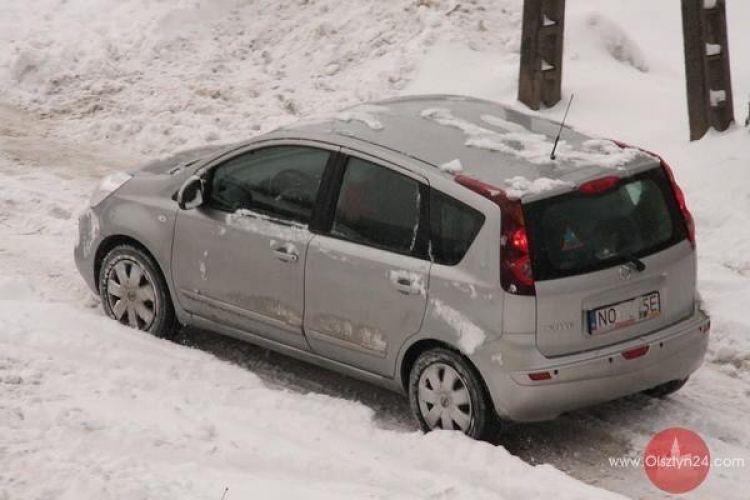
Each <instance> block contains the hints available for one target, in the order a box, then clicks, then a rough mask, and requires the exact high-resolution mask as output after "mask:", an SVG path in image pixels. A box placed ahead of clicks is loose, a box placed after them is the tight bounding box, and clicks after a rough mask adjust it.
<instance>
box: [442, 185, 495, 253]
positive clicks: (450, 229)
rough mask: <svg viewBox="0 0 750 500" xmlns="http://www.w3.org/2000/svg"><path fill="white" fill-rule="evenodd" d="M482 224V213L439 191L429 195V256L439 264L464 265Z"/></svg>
mask: <svg viewBox="0 0 750 500" xmlns="http://www.w3.org/2000/svg"><path fill="white" fill-rule="evenodd" d="M483 224H484V215H483V214H482V213H481V212H478V211H477V210H474V209H473V208H471V207H469V206H467V205H465V204H463V203H461V202H460V201H458V200H456V199H454V198H451V197H450V196H448V195H446V194H443V193H441V192H440V191H435V190H431V191H430V255H431V256H432V260H433V261H434V262H435V263H436V264H443V265H446V266H453V265H456V264H458V263H459V262H461V259H463V258H464V255H466V252H467V251H468V250H469V247H470V246H471V244H472V243H473V242H474V238H476V236H477V233H479V230H480V229H481V228H482V225H483Z"/></svg>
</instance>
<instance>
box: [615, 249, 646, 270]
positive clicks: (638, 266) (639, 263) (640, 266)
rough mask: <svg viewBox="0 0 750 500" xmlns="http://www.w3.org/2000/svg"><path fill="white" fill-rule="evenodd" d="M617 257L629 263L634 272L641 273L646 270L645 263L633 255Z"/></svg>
mask: <svg viewBox="0 0 750 500" xmlns="http://www.w3.org/2000/svg"><path fill="white" fill-rule="evenodd" d="M617 256H618V257H622V258H623V259H625V260H627V261H628V262H629V263H631V264H633V265H634V266H635V269H636V271H638V272H639V273H642V272H643V271H645V270H646V263H645V262H643V261H642V260H641V259H639V258H638V257H636V256H635V255H633V254H632V253H618V254H617Z"/></svg>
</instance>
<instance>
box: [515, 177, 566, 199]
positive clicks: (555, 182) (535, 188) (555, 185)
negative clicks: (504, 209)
mask: <svg viewBox="0 0 750 500" xmlns="http://www.w3.org/2000/svg"><path fill="white" fill-rule="evenodd" d="M505 185H506V186H507V189H506V190H505V193H506V194H507V195H508V196H509V197H511V198H522V197H524V196H526V195H528V194H531V195H534V194H540V193H544V192H546V191H552V190H555V189H560V188H572V187H574V186H575V184H572V183H570V182H566V181H562V180H560V179H548V178H546V177H539V178H537V179H534V180H533V181H530V180H529V179H526V178H525V177H521V176H516V177H513V178H510V179H505Z"/></svg>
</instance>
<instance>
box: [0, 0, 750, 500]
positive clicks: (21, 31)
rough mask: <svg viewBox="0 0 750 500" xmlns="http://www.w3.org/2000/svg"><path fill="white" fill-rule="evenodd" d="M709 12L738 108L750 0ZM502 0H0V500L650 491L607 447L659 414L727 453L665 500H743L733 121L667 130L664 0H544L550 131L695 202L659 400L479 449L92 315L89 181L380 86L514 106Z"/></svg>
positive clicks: (308, 370) (509, 34) (228, 348)
mask: <svg viewBox="0 0 750 500" xmlns="http://www.w3.org/2000/svg"><path fill="white" fill-rule="evenodd" d="M727 3H728V13H729V20H730V26H729V31H730V43H731V46H730V53H731V56H732V62H733V68H732V69H733V74H732V77H733V82H734V91H735V100H736V102H735V108H736V115H737V118H738V121H740V122H741V121H744V118H745V116H746V113H747V106H746V104H747V103H746V101H745V99H746V97H747V95H748V93H750V63H748V61H750V34H748V32H747V30H746V29H745V27H744V26H743V24H742V23H743V21H745V22H746V20H747V19H750V4H748V2H744V1H743V0H728V1H727ZM520 4H521V2H520V0H474V1H466V2H455V1H448V0H420V1H416V0H392V1H388V2H369V1H366V0H352V1H350V2H346V3H345V4H342V3H341V2H337V1H334V0H304V1H302V0H300V1H279V0H255V1H247V0H245V1H242V0H173V1H169V2H164V1H153V0H128V1H123V0H97V1H95V2H92V1H87V0H67V1H61V0H35V1H34V2H29V1H26V0H4V1H3V2H2V3H0V324H1V328H0V498H3V499H4V498H9V499H14V500H15V499H17V498H18V499H20V498H23V499H27V498H71V499H72V498H75V499H80V498H206V499H219V498H221V495H222V493H223V492H224V490H225V488H227V487H228V488H229V491H228V492H227V499H237V498H248V497H250V496H252V495H254V496H258V497H262V498H266V497H283V498H286V497H290V496H302V495H308V496H312V497H325V498H328V497H347V498H358V497H364V496H375V497H388V498H390V497H402V498H415V497H422V498H432V497H438V498H456V497H458V498H495V497H501V498H525V497H540V498H541V497H543V496H544V497H548V496H553V495H554V496H557V497H562V498H583V497H591V498H604V497H605V496H606V493H605V492H604V491H602V490H599V489H593V488H590V487H588V486H586V485H584V484H582V483H581V482H579V481H577V479H579V480H582V481H584V482H587V483H590V484H593V485H596V486H601V487H604V488H606V489H609V490H613V491H616V492H619V493H621V494H624V495H627V496H632V497H636V498H646V497H649V498H651V497H655V496H659V493H658V491H657V490H656V489H655V488H654V487H653V486H651V484H650V483H649V482H648V480H647V478H646V476H645V474H644V473H643V471H642V470H638V469H633V468H629V469H628V468H626V469H617V468H612V467H610V465H609V462H608V457H610V456H613V457H617V456H623V455H633V456H635V455H637V454H640V453H641V452H642V450H643V449H644V447H645V444H646V442H647V441H648V440H649V439H650V437H651V436H652V435H653V434H654V433H655V432H657V431H659V430H661V429H663V428H666V427H671V426H685V427H688V428H691V429H693V430H695V431H697V432H699V433H700V434H701V435H702V436H703V438H704V439H705V440H706V442H707V443H708V445H709V448H710V449H711V452H712V454H713V455H714V456H719V457H742V458H744V459H745V463H746V466H745V468H742V469H740V468H734V469H723V470H719V469H713V470H712V472H711V473H710V475H709V478H708V479H707V481H706V483H705V484H704V485H703V486H702V487H701V488H700V489H699V490H698V491H696V492H695V493H693V494H692V495H689V497H692V498H716V497H721V498H726V499H730V498H738V499H739V498H747V491H746V482H747V481H746V479H745V478H746V477H747V473H748V467H750V418H748V415H750V319H748V318H747V317H746V316H745V310H746V305H747V304H748V303H750V228H749V227H748V224H747V217H748V215H747V214H750V188H748V182H749V181H750V172H749V171H748V167H750V133H748V130H747V129H744V128H741V127H739V126H738V127H735V128H734V129H733V130H731V131H729V132H728V133H725V134H711V135H710V136H709V137H707V138H705V139H704V140H702V141H699V142H695V143H689V142H688V141H687V137H688V131H687V119H686V109H685V91H684V82H683V77H684V70H683V66H682V64H683V63H682V45H681V43H682V40H681V23H680V2H679V1H677V0H660V1H659V2H654V1H652V0H627V1H626V0H568V10H569V11H568V18H567V26H566V30H567V38H566V47H565V51H566V52H565V82H564V93H565V95H566V96H569V95H570V94H571V93H573V92H574V93H575V94H576V99H575V102H574V104H573V109H572V111H571V113H570V118H569V121H570V122H571V123H572V124H573V125H574V126H576V127H579V128H582V129H584V130H585V131H587V132H591V133H595V134H600V135H602V136H605V137H615V138H618V139H621V140H624V141H626V142H629V143H632V144H637V145H640V146H643V147H646V148H648V149H651V150H654V151H658V152H659V153H661V154H663V155H664V156H665V158H667V159H668V160H669V161H670V163H671V164H672V165H673V167H674V168H675V171H676V175H677V177H678V180H679V182H680V183H681V184H682V186H683V188H684V189H685V191H686V193H687V197H688V201H689V204H690V207H691V209H692V210H693V212H694V215H695V217H696V222H697V229H698V238H699V240H698V241H699V244H698V251H699V265H700V270H699V280H700V289H701V292H702V294H703V297H704V299H705V301H706V303H707V305H708V307H709V308H710V311H711V314H712V317H713V331H712V333H711V336H712V343H711V347H710V352H709V355H708V361H707V363H706V365H705V366H704V367H703V368H702V369H701V370H700V371H699V372H697V373H696V375H695V376H694V377H693V379H691V381H690V383H689V384H688V385H687V386H686V387H685V388H684V389H683V390H682V391H681V392H680V393H678V394H676V395H675V396H673V397H672V398H671V399H669V400H667V401H657V400H652V399H649V398H646V397H641V396H637V397H632V398H628V399H626V400H623V401H618V402H614V403H611V404H608V405H603V406H600V407H597V408H594V409H591V410H586V411H580V412H575V413H573V414H570V415H566V416H564V417H562V418H560V419H558V420H556V421H554V422H550V423H544V424H535V425H524V426H513V427H511V428H509V429H507V430H506V431H505V432H504V433H503V435H501V436H500V437H499V438H498V442H499V444H500V445H501V446H497V447H493V446H491V445H489V444H486V443H475V442H472V441H470V440H468V439H465V438H463V437H461V436H457V435H452V434H449V433H442V432H441V433H433V434H430V435H427V436H423V435H421V434H419V433H417V432H416V430H415V426H414V424H413V423H412V421H411V419H410V417H409V414H408V407H407V405H406V404H405V403H404V402H403V400H401V399H399V398H398V397H397V396H395V395H392V394H390V393H386V392H385V391H381V390H379V389H376V388H372V387H369V386H367V385H366V384H361V383H359V382H355V381H351V380H349V379H346V378H345V377H340V376H338V375H335V374H331V373H328V372H325V371H323V370H319V369H317V368H313V367H308V366H306V365H304V364H301V363H298V362H295V361H292V360H288V359H286V358H284V357H283V356H278V355H275V354H270V353H267V352H265V351H263V350H261V349H258V348H254V347H252V346H247V345H243V344H241V343H239V342H235V341H233V340H229V339H222V338H218V337H216V336H212V335H209V334H206V333H203V332H186V333H185V334H184V335H183V338H182V339H181V341H182V342H181V343H182V344H183V345H179V344H173V343H167V342H163V341H160V340H157V339H153V338H150V337H148V336H145V335H142V334H139V333H137V332H133V331H130V330H128V329H124V328H120V327H119V326H117V325H113V324H112V323H111V322H109V321H107V320H106V319H105V318H104V317H103V315H102V313H101V311H100V310H99V309H98V308H97V307H96V301H95V300H94V299H93V298H92V297H91V295H90V293H89V292H88V290H87V289H86V287H85V285H84V284H83V282H82V281H81V280H80V278H79V277H78V276H77V273H76V270H75V267H74V265H73V263H72V255H71V254H72V244H73V240H74V237H75V236H74V234H75V224H76V220H75V219H76V213H77V212H78V210H79V209H80V208H81V207H82V206H84V205H85V203H86V199H87V197H88V194H89V192H90V191H91V189H92V188H93V186H94V185H95V183H96V179H97V178H98V177H100V176H101V175H103V174H104V173H106V172H108V171H111V170H116V169H123V168H129V167H130V166H133V165H136V164H137V163H138V162H140V161H142V160H143V159H145V158H149V157H153V156H157V155H163V154H167V153H170V152H173V151H176V150H178V149H181V148H184V147H188V146H197V145H203V144H206V143H210V142H228V141H232V140H237V139H242V138H245V137H248V136H250V135H253V134H256V133H258V132H260V131H265V130H268V129H270V128H273V127H275V126H278V125H280V124H284V123H288V122H291V121H293V120H296V119H298V118H300V117H304V116H306V115H310V114H316V113H320V112H330V111H334V110H336V109H338V108H340V107H342V106H345V105H348V104H352V103H356V102H360V101H366V100H368V99H373V98H381V97H386V96H391V95H397V94H405V93H418V92H419V93H422V92H451V93H465V94H471V95H476V96H481V97H488V98H491V99H494V100H498V101H502V102H505V103H508V104H513V103H514V100H515V93H516V88H515V84H516V78H517V67H518V48H519V45H520V43H519V38H520V32H519V29H520V28H519V27H520ZM516 105H517V104H516ZM517 106H518V105H517ZM519 108H520V106H519ZM563 108H564V106H563V105H562V104H561V105H558V106H557V107H555V108H553V109H551V110H547V111H544V112H543V114H545V115H547V116H551V117H553V118H559V117H561V115H562V113H563V111H564V109H563ZM187 346H194V347H199V348H200V350H196V349H190V348H189V347H187ZM234 365H239V366H234ZM504 448H505V449H504ZM506 450H507V451H506ZM508 452H510V453H512V454H514V455H517V456H518V457H521V458H522V459H523V461H522V460H520V459H518V458H516V457H514V456H511V454H509V453H508ZM524 461H525V462H526V463H524ZM540 463H549V464H552V465H553V466H554V467H556V468H557V469H561V470H562V471H564V472H566V473H568V474H569V476H566V475H565V474H563V473H561V472H559V471H558V470H555V469H554V468H553V467H550V466H549V465H545V466H534V465H536V464H540ZM570 476H572V477H570ZM573 478H576V479H573Z"/></svg>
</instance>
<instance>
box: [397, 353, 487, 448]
mask: <svg viewBox="0 0 750 500" xmlns="http://www.w3.org/2000/svg"><path fill="white" fill-rule="evenodd" d="M409 402H410V403H411V408H412V411H413V412H414V414H415V416H416V417H417V420H418V421H419V424H420V427H421V428H422V430H423V431H425V432H428V431H431V430H434V429H446V430H452V431H461V432H463V433H464V434H466V435H467V436H469V437H472V438H474V439H488V438H489V437H491V435H492V433H493V432H494V431H495V428H496V423H497V417H496V415H495V412H494V409H493V406H492V402H491V401H490V399H489V397H488V396H487V391H486V390H485V388H484V384H483V383H482V381H481V379H480V378H479V375H478V374H477V373H476V371H475V370H474V368H473V367H472V366H470V365H469V363H468V362H467V361H466V360H465V359H464V358H463V357H462V356H461V355H460V354H458V353H456V352H454V351H451V350H448V349H444V348H435V349H430V350H429V351H426V352H424V353H422V354H421V355H420V356H419V357H418V358H417V360H416V362H415V363H414V366H413V367H412V369H411V373H410V376H409Z"/></svg>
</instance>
